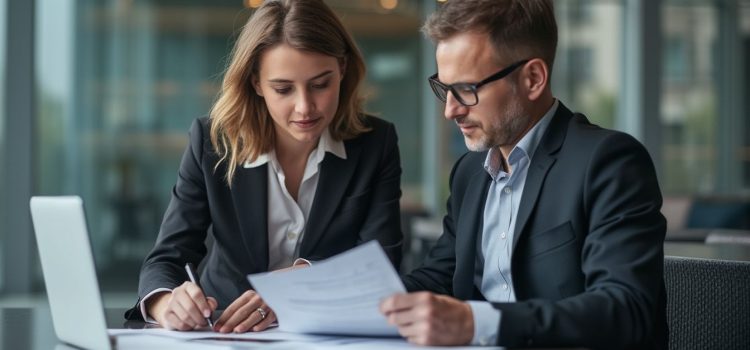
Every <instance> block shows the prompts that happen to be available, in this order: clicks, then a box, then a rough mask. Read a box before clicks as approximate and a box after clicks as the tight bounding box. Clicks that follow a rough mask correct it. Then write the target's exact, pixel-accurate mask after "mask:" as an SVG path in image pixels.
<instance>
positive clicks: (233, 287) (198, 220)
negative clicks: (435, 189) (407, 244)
mask: <svg viewBox="0 0 750 350" xmlns="http://www.w3.org/2000/svg"><path fill="white" fill-rule="evenodd" d="M365 124H366V125H367V126H368V127H370V128H371V130H370V131H369V132H366V133H363V134H361V135H359V136H358V137H356V138H354V139H351V140H346V141H344V145H345V148H346V157H347V159H345V160H344V159H340V158H338V157H336V156H334V155H332V154H329V153H326V155H325V158H324V159H323V162H322V163H321V165H320V175H319V180H318V187H317V190H316V192H315V198H314V200H313V204H312V208H311V210H310V214H309V217H308V221H307V223H306V226H305V232H304V235H303V237H302V242H301V245H300V257H303V258H306V259H309V260H320V259H325V258H328V257H330V256H333V255H336V254H338V253H341V252H343V251H346V250H348V249H350V248H352V247H354V246H356V245H358V244H360V243H363V242H365V241H369V240H378V241H379V242H380V244H381V245H382V246H383V249H384V250H385V252H386V254H387V255H388V257H389V258H390V260H391V262H392V263H393V264H394V265H395V266H396V267H397V268H398V265H399V263H400V261H401V247H402V233H401V226H400V225H401V224H400V216H399V215H400V213H399V198H400V196H401V188H400V185H401V184H400V182H401V164H400V160H399V153H398V146H397V139H396V131H395V128H394V127H393V125H392V124H391V123H388V122H386V121H383V120H381V119H378V118H375V117H366V119H365ZM217 161H218V156H217V154H216V153H215V151H214V149H213V146H212V145H211V141H210V138H209V121H208V120H207V119H205V118H203V119H197V120H196V121H195V122H193V125H192V127H191V128H190V144H189V146H188V147H187V149H186V151H185V153H184V155H183V157H182V162H181V164H180V169H179V173H178V178H177V184H176V185H175V187H174V189H173V191H172V199H171V201H170V203H169V207H168V208H167V211H166V213H165V214H164V221H163V222H162V225H161V229H160V231H159V236H158V238H157V241H156V245H155V247H154V249H153V250H152V251H151V253H150V254H149V255H148V256H147V257H146V259H145V261H144V263H143V267H142V269H141V274H140V283H139V287H138V294H139V301H140V299H141V298H143V297H144V296H146V295H147V294H148V293H149V292H151V291H153V290H155V289H157V288H170V289H173V288H175V287H178V286H179V285H180V284H182V283H183V282H184V281H185V280H186V279H187V275H186V273H185V270H184V266H185V263H187V262H191V263H193V264H195V265H196V266H197V265H198V263H200V262H201V261H202V260H203V258H204V256H206V253H207V248H206V245H205V243H204V242H205V239H206V235H207V233H208V232H210V233H211V235H212V237H213V241H214V243H213V245H212V248H211V251H210V252H208V256H207V259H206V261H205V262H204V264H205V265H204V267H203V272H202V274H201V285H202V287H203V289H204V291H205V293H206V295H208V296H213V297H215V298H216V300H217V301H218V302H219V308H220V309H223V308H225V307H226V306H228V305H229V304H230V303H231V302H232V301H234V300H235V299H236V298H237V297H238V296H239V295H240V294H242V293H243V292H245V291H246V290H248V289H251V286H250V284H249V282H248V280H247V277H246V276H247V275H248V274H252V273H258V272H264V271H267V270H268V223H267V218H268V210H274V209H273V208H268V188H267V187H268V169H267V167H268V164H265V165H262V166H259V167H255V168H244V167H242V166H239V167H238V168H237V170H236V172H235V175H234V180H233V183H232V186H231V188H230V187H229V186H227V184H226V181H225V174H226V166H225V164H226V163H225V162H222V164H221V165H220V166H219V167H218V169H216V170H214V168H215V166H216V163H217ZM126 317H127V318H129V319H139V318H141V314H140V311H139V310H138V308H133V309H131V310H129V311H128V312H127V313H126Z"/></svg>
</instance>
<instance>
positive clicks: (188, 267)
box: [185, 263, 214, 328]
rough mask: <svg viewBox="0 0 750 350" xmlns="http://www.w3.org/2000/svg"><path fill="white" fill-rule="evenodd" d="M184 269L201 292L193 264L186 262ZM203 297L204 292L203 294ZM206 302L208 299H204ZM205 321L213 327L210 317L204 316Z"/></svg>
mask: <svg viewBox="0 0 750 350" xmlns="http://www.w3.org/2000/svg"><path fill="white" fill-rule="evenodd" d="M185 271H187V274H188V277H189V278H190V282H193V283H195V284H196V285H197V286H198V288H200V289H201V292H203V288H202V287H201V285H200V283H198V277H197V275H196V274H195V269H194V268H193V264H191V263H187V264H185ZM203 296H204V298H205V294H204V295H203ZM206 303H208V300H206ZM206 322H208V326H209V327H211V328H214V323H213V322H212V321H211V317H206Z"/></svg>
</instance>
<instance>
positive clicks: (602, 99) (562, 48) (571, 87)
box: [552, 0, 623, 128]
mask: <svg viewBox="0 0 750 350" xmlns="http://www.w3.org/2000/svg"><path fill="white" fill-rule="evenodd" d="M555 10H556V16H557V25H558V31H559V43H558V47H557V58H556V60H555V65H554V67H553V72H552V91H553V93H554V94H555V96H557V97H558V98H560V100H561V101H562V102H563V103H565V104H566V105H567V106H568V107H569V108H571V109H572V110H574V111H578V112H582V113H584V114H586V116H587V117H588V118H589V120H591V121H592V122H594V123H596V124H599V125H601V126H602V127H606V128H612V127H614V125H615V118H616V112H617V96H618V95H619V94H620V86H621V85H622V84H621V81H620V79H621V77H620V71H619V67H621V64H622V62H621V61H622V60H621V59H622V54H621V47H622V34H621V33H622V30H623V28H622V5H621V4H620V3H619V2H616V1H591V0H557V1H555Z"/></svg>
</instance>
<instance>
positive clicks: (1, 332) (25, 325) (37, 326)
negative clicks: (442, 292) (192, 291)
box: [0, 305, 552, 350]
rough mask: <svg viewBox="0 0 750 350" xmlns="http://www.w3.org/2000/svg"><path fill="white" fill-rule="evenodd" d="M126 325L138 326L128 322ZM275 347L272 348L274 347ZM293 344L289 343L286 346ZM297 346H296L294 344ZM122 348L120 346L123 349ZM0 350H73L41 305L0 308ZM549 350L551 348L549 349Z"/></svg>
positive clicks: (112, 321)
mask: <svg viewBox="0 0 750 350" xmlns="http://www.w3.org/2000/svg"><path fill="white" fill-rule="evenodd" d="M124 312H125V309H122V308H108V309H106V310H105V317H106V319H107V327H108V328H125V327H124V326H125V325H126V323H125V321H124V319H123V316H122V315H123V313H124ZM127 325H128V326H129V327H130V326H140V325H142V323H138V324H136V323H133V322H128V323H127ZM274 345H275V346H274ZM283 345H284V344H283V343H265V344H263V343H251V342H238V343H231V344H227V342H221V344H207V343H193V342H180V343H176V344H170V346H167V347H165V346H164V345H161V346H154V347H148V348H154V349H165V348H170V349H172V348H174V349H229V348H232V349H248V348H253V349H257V348H271V349H280V348H284V349H290V348H296V347H295V346H283ZM290 345H293V344H290ZM297 345H299V344H297ZM303 345H304V346H303V348H306V349H331V348H332V349H341V350H346V349H353V348H356V349H359V350H364V349H389V350H390V349H394V347H393V346H388V347H372V346H368V345H367V344H362V343H359V344H356V343H352V344H345V345H335V346H333V347H331V346H330V345H321V346H316V345H317V344H303ZM124 348H125V347H121V348H120V350H123V349H124ZM396 348H397V349H402V348H404V349H415V350H430V349H435V350H447V349H469V348H471V347H457V348H450V347H420V346H415V345H410V344H407V345H405V346H398V347H396ZM0 349H28V350H42V349H44V350H51V349H55V350H74V349H75V348H73V347H70V346H67V345H65V344H62V343H59V342H58V340H57V337H56V336H55V330H54V328H53V326H52V316H51V315H50V312H49V308H48V307H47V306H46V305H44V306H35V307H17V308H16V307H7V306H3V307H0ZM138 349H146V348H144V347H138ZM476 349H481V350H503V349H505V348H502V347H481V348H480V347H478V348H476ZM549 350H552V349H549Z"/></svg>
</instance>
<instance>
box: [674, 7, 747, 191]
mask: <svg viewBox="0 0 750 350" xmlns="http://www.w3.org/2000/svg"><path fill="white" fill-rule="evenodd" d="M749 15H750V1H746V0H738V1H720V2H716V1H707V0H706V1H678V0H671V1H666V3H665V5H664V16H663V17H664V20H663V22H662V29H663V35H664V51H663V55H662V57H663V77H662V100H661V110H662V113H661V125H662V135H663V143H662V154H663V159H664V167H663V169H662V172H663V175H664V180H663V181H662V187H663V189H664V191H665V192H666V193H668V194H676V195H696V194H698V195H703V196H706V195H716V194H718V195H721V196H731V197H737V196H742V195H747V194H748V193H749V191H750V175H749V173H748V169H750V156H749V154H750V152H748V146H747V145H748V139H749V138H750V134H748V130H750V128H748V126H750V124H749V123H747V122H746V121H745V120H746V119H747V118H745V113H746V112H747V111H748V110H749V109H748V108H749V107H750V105H748V102H747V101H748V81H749V80H748V77H749V75H748V74H750V73H748V72H749V71H750V65H748V57H750V56H749V55H750V51H748V50H749V48H750V17H749ZM743 57H744V59H743ZM743 111H744V113H743Z"/></svg>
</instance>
